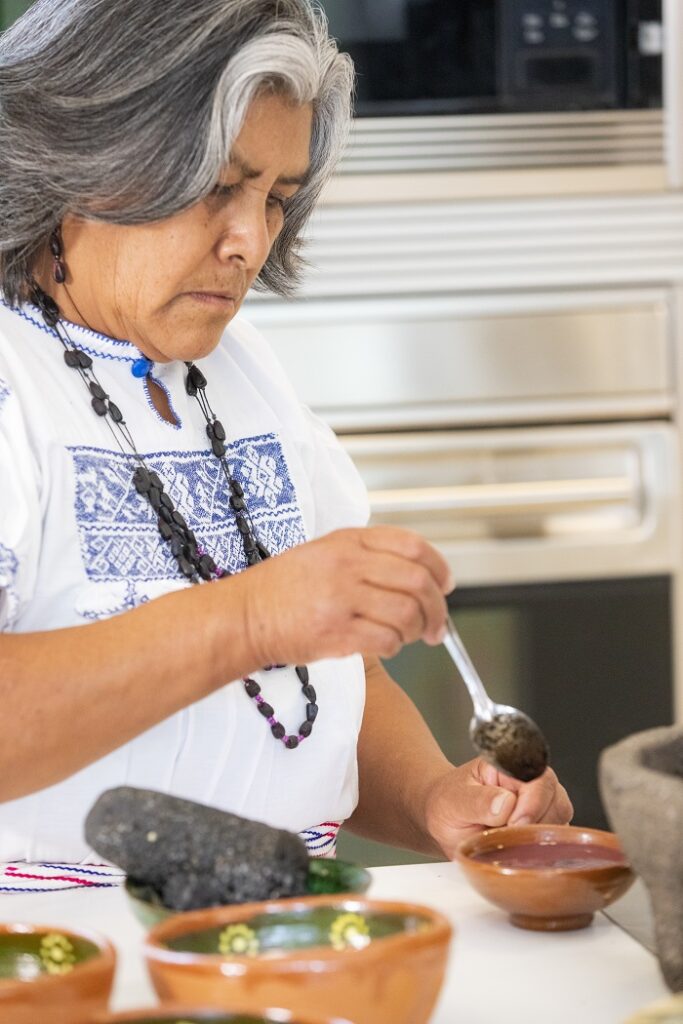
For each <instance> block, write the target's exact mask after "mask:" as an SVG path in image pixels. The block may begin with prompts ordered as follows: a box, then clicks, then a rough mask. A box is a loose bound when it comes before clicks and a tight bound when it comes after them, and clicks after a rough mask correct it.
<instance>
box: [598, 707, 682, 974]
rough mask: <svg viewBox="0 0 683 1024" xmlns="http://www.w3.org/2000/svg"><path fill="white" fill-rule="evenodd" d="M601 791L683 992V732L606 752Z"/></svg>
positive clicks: (665, 969)
mask: <svg viewBox="0 0 683 1024" xmlns="http://www.w3.org/2000/svg"><path fill="white" fill-rule="evenodd" d="M599 777H600V790H601V793H602V800H603V804H604V806H605V810H606V812H607V817H608V818H609V821H610V824H611V826H612V828H613V829H614V831H615V832H616V833H617V835H618V836H619V839H620V840H621V845H622V847H623V849H624V852H625V854H626V856H627V857H628V859H629V861H630V863H631V866H632V867H633V870H634V871H635V872H636V874H638V875H639V876H640V877H641V878H642V880H643V882H644V883H645V886H646V888H647V890H648V893H649V896H650V902H651V904H652V912H653V916H654V921H655V941H656V946H657V956H658V958H659V963H660V967H661V970H662V974H663V976H664V980H665V981H666V983H667V985H668V986H669V988H670V989H671V990H672V991H674V992H678V991H681V990H683V729H681V728H680V727H679V726H674V727H665V728H660V729H648V730H646V731H644V732H640V733H636V734H635V735H633V736H629V737H627V738H626V739H625V740H621V741H620V742H619V743H616V744H615V745H614V746H612V747H608V748H607V749H606V750H604V751H603V753H602V755H601V757H600V766H599Z"/></svg>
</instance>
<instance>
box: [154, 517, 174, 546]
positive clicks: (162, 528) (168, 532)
mask: <svg viewBox="0 0 683 1024" xmlns="http://www.w3.org/2000/svg"><path fill="white" fill-rule="evenodd" d="M157 526H158V527H159V533H160V534H161V536H162V537H163V538H164V540H166V541H168V540H170V541H171V542H172V538H173V530H172V529H171V527H170V526H169V525H168V523H165V522H164V520H163V519H158V520H157Z"/></svg>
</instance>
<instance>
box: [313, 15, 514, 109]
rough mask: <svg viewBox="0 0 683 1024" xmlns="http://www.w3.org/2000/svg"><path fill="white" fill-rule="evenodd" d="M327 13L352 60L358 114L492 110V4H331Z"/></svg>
mask: <svg viewBox="0 0 683 1024" xmlns="http://www.w3.org/2000/svg"><path fill="white" fill-rule="evenodd" d="M325 11H326V13H327V16H328V18H329V22H330V30H331V32H332V34H333V35H334V36H335V37H336V39H337V40H338V42H339V44H340V47H341V49H343V50H347V51H348V52H349V53H350V54H351V56H352V57H353V60H354V62H355V65H356V70H357V72H358V84H357V101H358V112H359V113H361V114H363V113H366V114H371V113H380V112H383V111H386V109H387V105H389V107H390V106H391V104H395V105H400V109H401V111H402V112H411V111H412V112H415V113H419V112H420V111H421V110H422V109H429V110H438V109H439V108H440V107H444V109H445V108H448V109H453V110H456V109H463V110H466V109H468V108H469V107H471V106H472V105H473V104H475V103H476V105H478V106H480V105H481V103H482V101H484V102H486V101H488V105H489V106H490V107H493V106H494V100H495V96H496V92H497V85H496V60H495V51H496V2H495V0H477V2H476V3H471V2H470V3H468V2H460V0H459V2H453V0H327V2H326V3H325Z"/></svg>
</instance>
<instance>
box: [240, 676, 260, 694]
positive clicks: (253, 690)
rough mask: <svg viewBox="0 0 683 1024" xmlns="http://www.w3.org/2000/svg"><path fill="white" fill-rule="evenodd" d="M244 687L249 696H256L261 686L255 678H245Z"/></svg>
mask: <svg viewBox="0 0 683 1024" xmlns="http://www.w3.org/2000/svg"><path fill="white" fill-rule="evenodd" d="M244 689H245V690H246V691H247V693H248V694H249V696H250V697H258V695H259V693H260V692H261V687H260V686H259V684H258V683H257V682H256V680H255V679H245V680H244Z"/></svg>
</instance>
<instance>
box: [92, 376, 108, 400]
mask: <svg viewBox="0 0 683 1024" xmlns="http://www.w3.org/2000/svg"><path fill="white" fill-rule="evenodd" d="M88 387H89V388H90V394H91V395H92V396H93V397H94V398H100V399H102V400H104V399H105V398H107V397H108V396H107V392H106V391H105V390H104V388H102V387H100V385H99V384H97V383H96V382H95V381H94V380H91V381H90V383H89V384H88Z"/></svg>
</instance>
